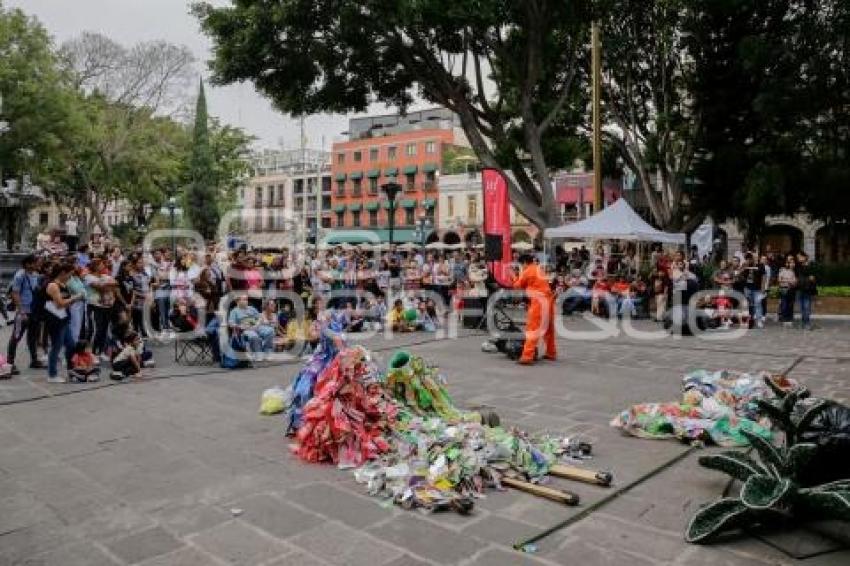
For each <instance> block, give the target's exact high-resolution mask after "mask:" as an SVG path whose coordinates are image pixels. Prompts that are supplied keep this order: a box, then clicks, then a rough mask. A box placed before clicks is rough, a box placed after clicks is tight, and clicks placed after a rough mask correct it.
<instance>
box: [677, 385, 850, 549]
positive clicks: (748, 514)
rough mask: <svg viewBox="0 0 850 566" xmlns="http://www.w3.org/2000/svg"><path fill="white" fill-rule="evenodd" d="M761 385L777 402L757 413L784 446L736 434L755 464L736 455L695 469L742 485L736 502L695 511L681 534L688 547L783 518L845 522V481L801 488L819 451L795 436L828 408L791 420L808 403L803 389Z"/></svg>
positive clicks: (849, 496) (848, 511) (849, 493)
mask: <svg viewBox="0 0 850 566" xmlns="http://www.w3.org/2000/svg"><path fill="white" fill-rule="evenodd" d="M765 382H766V383H767V384H768V385H769V386H770V387H771V388H772V389H773V390H774V392H775V393H776V395H777V397H776V400H775V401H774V402H769V401H763V402H760V403H759V407H760V409H761V410H762V412H763V414H765V415H766V416H767V417H768V418H770V419H771V421H773V423H774V424H775V425H776V426H777V428H780V429H781V430H782V431H783V432H784V433H785V445H784V446H783V447H776V446H774V445H772V444H771V443H770V442H767V441H765V440H764V439H762V438H761V437H759V436H757V435H755V434H752V433H749V432H747V431H742V433H743V434H744V435H746V437H747V439H748V440H749V441H750V444H751V445H752V446H753V448H754V449H755V451H756V454H757V455H758V461H756V460H755V459H753V458H750V457H749V456H747V455H745V454H742V453H740V452H724V453H721V454H713V455H710V456H703V457H701V458H700V459H699V463H700V465H702V466H704V467H706V468H710V469H713V470H719V471H721V472H724V473H726V474H728V475H729V476H731V477H733V478H734V479H736V480H738V481H741V482H743V487H742V488H741V492H740V495H739V497H738V498H724V499H720V500H718V501H715V502H714V503H711V504H709V505H706V506H705V507H703V508H701V509H700V510H699V511H698V512H697V513H696V514H695V515H694V517H693V518H692V519H691V521H690V522H689V523H688V527H687V529H686V532H685V540H687V541H688V542H692V543H703V542H708V541H710V540H711V539H713V538H714V537H716V536H717V535H719V534H720V533H721V532H723V531H727V530H731V529H734V528H739V527H743V526H755V525H760V524H761V525H765V524H770V523H771V522H773V521H776V520H788V519H789V518H796V519H798V520H799V519H807V520H811V519H840V520H850V480H842V481H836V482H832V483H827V484H822V485H818V486H807V485H806V484H805V478H806V477H807V473H808V471H809V466H810V465H811V464H812V462H813V461H814V460H815V458H816V457H817V455H818V451H819V447H818V446H817V445H816V444H812V443H806V442H798V440H799V437H800V434H801V432H802V431H804V430H806V427H807V426H808V424H810V423H811V422H812V420H813V419H814V418H816V417H817V415H818V414H820V413H821V412H823V411H824V409H825V408H826V407H827V406H828V405H829V404H828V403H827V402H823V401H821V402H815V403H814V404H813V405H812V406H811V407H810V408H809V409H808V410H807V411H806V412H805V413H804V414H803V416H802V417H800V418H795V416H794V409H795V406H796V405H797V403H798V401H799V400H801V399H804V398H806V397H808V391H807V390H806V389H805V388H800V389H795V390H792V391H784V390H782V389H780V388H778V387H777V386H776V384H775V383H774V382H773V381H772V380H771V378H766V379H765ZM820 465H822V463H820Z"/></svg>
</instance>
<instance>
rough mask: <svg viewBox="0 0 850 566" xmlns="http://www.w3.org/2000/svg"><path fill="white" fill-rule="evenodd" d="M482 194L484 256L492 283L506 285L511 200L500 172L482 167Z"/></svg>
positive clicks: (509, 275) (508, 280) (509, 273)
mask: <svg viewBox="0 0 850 566" xmlns="http://www.w3.org/2000/svg"><path fill="white" fill-rule="evenodd" d="M481 183H482V190H483V193H484V259H485V260H486V261H487V268H488V269H489V270H490V273H491V274H492V275H493V278H494V279H495V280H496V282H497V283H498V284H499V285H501V286H503V287H510V286H511V283H512V281H513V272H512V271H511V260H512V257H511V256H512V252H511V201H510V198H508V181H507V179H505V176H504V175H503V174H502V172H501V171H498V170H496V169H484V170H483V171H482V172H481Z"/></svg>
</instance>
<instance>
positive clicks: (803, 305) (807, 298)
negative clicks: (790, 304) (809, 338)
mask: <svg viewBox="0 0 850 566" xmlns="http://www.w3.org/2000/svg"><path fill="white" fill-rule="evenodd" d="M800 317H801V318H802V319H803V328H805V327H807V326H811V324H812V295H809V294H808V293H800Z"/></svg>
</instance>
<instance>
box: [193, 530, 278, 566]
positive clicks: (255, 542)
mask: <svg viewBox="0 0 850 566" xmlns="http://www.w3.org/2000/svg"><path fill="white" fill-rule="evenodd" d="M189 540H190V541H191V542H192V544H194V545H196V546H197V547H199V548H200V549H201V550H203V551H205V552H209V553H210V554H212V555H214V556H216V557H217V558H219V559H221V560H223V561H224V562H227V563H228V564H235V565H244V566H253V565H254V564H259V563H261V562H266V561H270V560H272V559H273V558H277V557H278V556H282V555H284V554H287V553H289V552H291V551H292V547H291V546H289V545H288V544H286V543H284V542H283V541H280V540H278V539H276V538H273V537H271V536H269V535H267V534H265V533H264V532H262V531H260V530H258V529H256V528H254V527H252V526H249V525H247V524H246V523H244V522H242V521H239V520H232V521H228V522H226V523H222V524H220V525H218V526H216V527H213V528H211V529H207V530H205V531H201V532H200V533H197V534H195V535H192V536H191V537H189Z"/></svg>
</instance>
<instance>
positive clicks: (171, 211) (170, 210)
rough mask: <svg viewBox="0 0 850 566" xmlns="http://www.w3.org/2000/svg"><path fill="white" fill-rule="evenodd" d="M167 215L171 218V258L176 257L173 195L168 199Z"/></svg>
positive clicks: (175, 201) (175, 204) (175, 200)
mask: <svg viewBox="0 0 850 566" xmlns="http://www.w3.org/2000/svg"><path fill="white" fill-rule="evenodd" d="M166 206H167V207H168V215H169V217H170V219H171V257H172V258H173V259H175V260H176V259H177V240H176V238H175V237H174V211H175V209H176V208H177V199H176V198H175V197H170V198H169V199H168V204H167V205H166Z"/></svg>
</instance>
